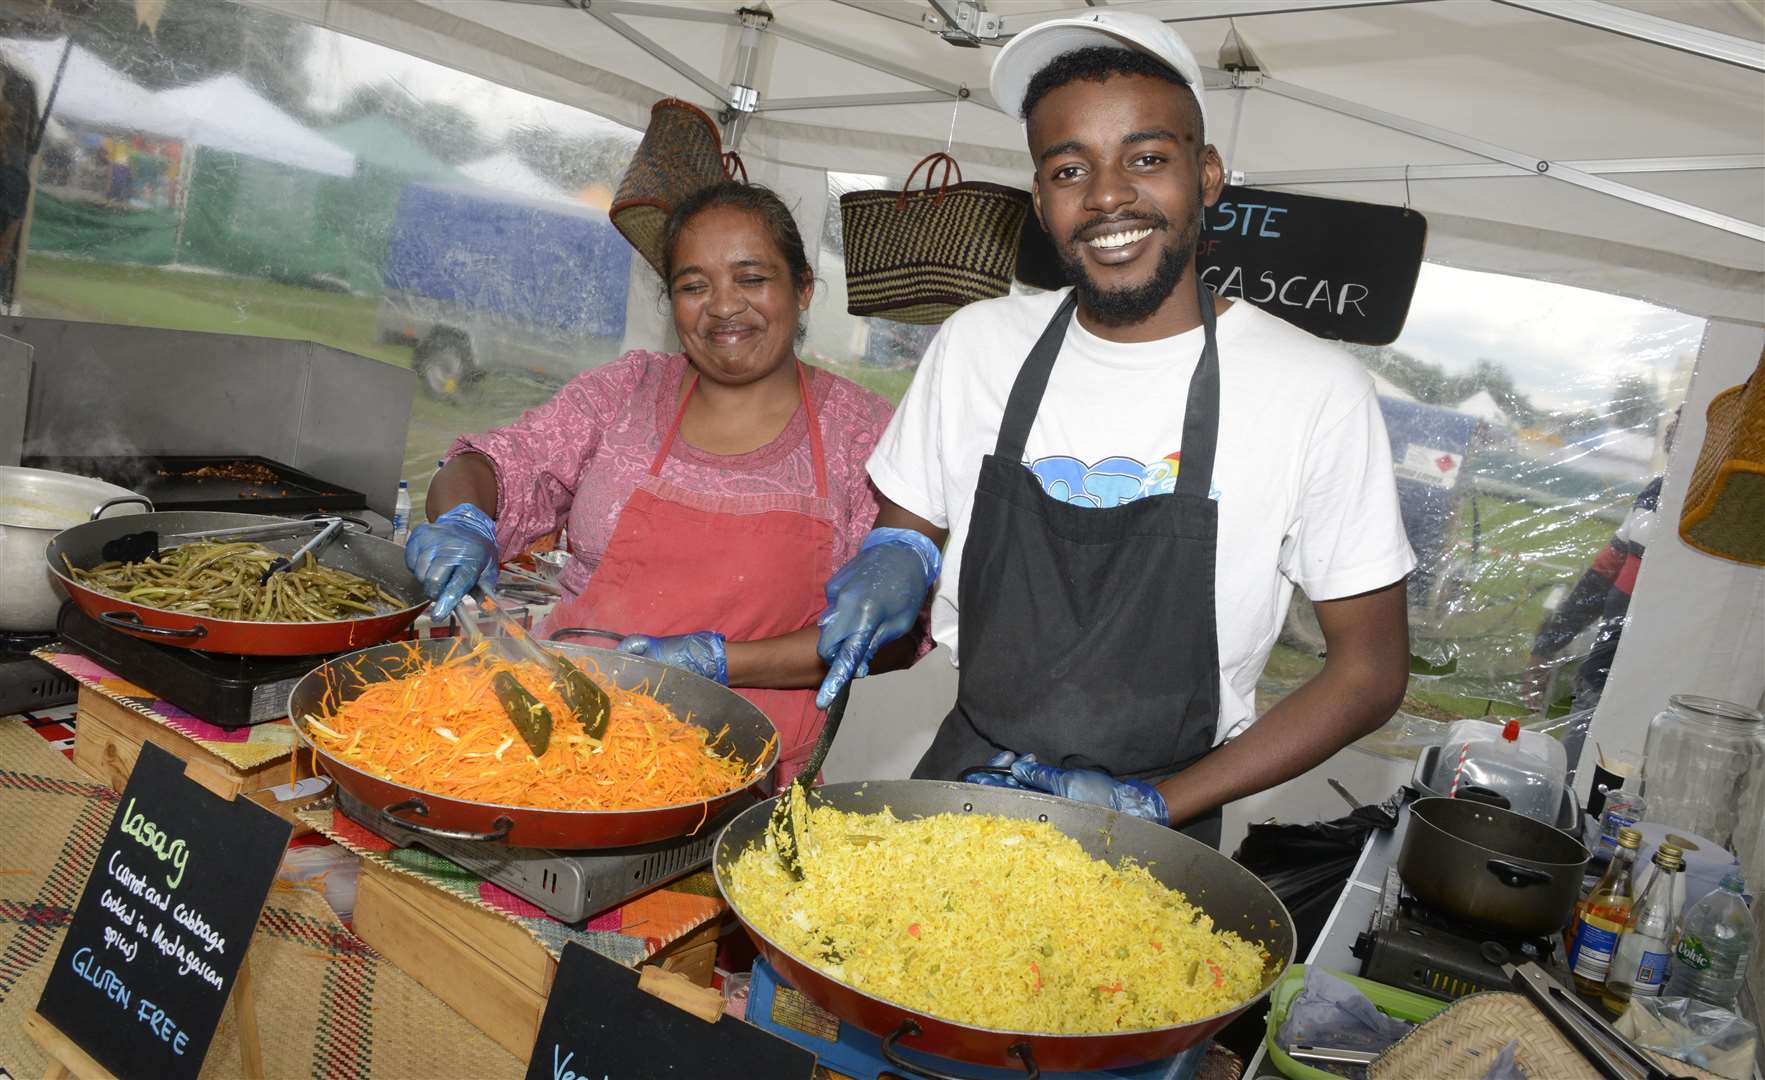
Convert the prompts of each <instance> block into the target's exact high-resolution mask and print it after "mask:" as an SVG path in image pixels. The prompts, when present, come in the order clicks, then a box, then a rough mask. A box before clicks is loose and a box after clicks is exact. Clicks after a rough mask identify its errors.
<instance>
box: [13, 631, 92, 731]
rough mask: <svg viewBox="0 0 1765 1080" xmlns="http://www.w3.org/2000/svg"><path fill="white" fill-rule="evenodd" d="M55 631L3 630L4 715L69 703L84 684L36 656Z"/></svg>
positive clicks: (49, 641) (52, 638) (77, 694)
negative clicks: (20, 632) (8, 632)
mask: <svg viewBox="0 0 1765 1080" xmlns="http://www.w3.org/2000/svg"><path fill="white" fill-rule="evenodd" d="M54 641H55V635H54V634H0V716H11V715H12V714H13V713H18V712H29V711H30V710H32V709H49V708H53V707H55V706H57V705H66V704H69V703H70V702H72V701H73V700H74V699H75V698H76V697H78V696H79V691H80V684H79V683H77V682H75V681H74V680H73V679H71V678H69V677H68V676H66V675H63V674H62V673H61V672H59V671H57V670H55V669H54V668H53V667H50V666H49V665H48V664H45V663H44V662H43V661H41V660H39V659H37V658H36V657H34V656H32V655H31V653H32V652H34V651H35V650H37V649H41V648H42V647H43V646H45V645H49V644H52V643H53V642H54Z"/></svg>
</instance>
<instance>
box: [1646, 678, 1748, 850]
mask: <svg viewBox="0 0 1765 1080" xmlns="http://www.w3.org/2000/svg"><path fill="white" fill-rule="evenodd" d="M1642 797H1643V801H1644V802H1645V803H1646V804H1647V806H1648V820H1649V821H1651V822H1656V823H1658V824H1662V825H1670V826H1672V827H1674V828H1676V829H1682V830H1685V831H1687V832H1692V833H1696V834H1698V835H1699V836H1702V837H1704V838H1706V839H1708V840H1713V841H1715V842H1716V843H1718V844H1721V845H1722V846H1723V847H1725V848H1727V849H1728V850H1729V851H1731V852H1733V853H1735V854H1736V855H1739V856H1741V857H1742V858H1743V859H1751V858H1752V857H1753V851H1754V848H1755V847H1756V846H1757V844H1758V842H1759V830H1760V827H1761V820H1762V819H1765V714H1761V713H1760V712H1759V711H1758V710H1757V709H1749V708H1747V707H1746V706H1744V705H1736V704H1734V703H1732V702H1728V701H1719V700H1717V699H1716V698H1707V697H1694V696H1692V695H1690V694H1675V695H1673V696H1672V697H1670V698H1668V699H1667V707H1666V708H1665V709H1663V710H1662V711H1661V712H1660V713H1659V714H1657V715H1656V717H1655V718H1654V719H1653V720H1651V721H1650V722H1649V734H1648V741H1647V743H1646V744H1645V745H1644V749H1643V760H1642Z"/></svg>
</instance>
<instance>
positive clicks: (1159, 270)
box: [1055, 210, 1201, 326]
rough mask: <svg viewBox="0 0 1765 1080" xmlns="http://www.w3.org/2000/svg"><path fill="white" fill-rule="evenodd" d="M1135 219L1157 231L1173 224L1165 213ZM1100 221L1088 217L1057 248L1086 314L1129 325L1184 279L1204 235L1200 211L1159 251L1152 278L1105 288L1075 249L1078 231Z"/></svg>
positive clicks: (1155, 307) (1147, 315)
mask: <svg viewBox="0 0 1765 1080" xmlns="http://www.w3.org/2000/svg"><path fill="white" fill-rule="evenodd" d="M1117 220H1120V219H1117ZM1132 220H1135V221H1140V222H1143V223H1144V224H1145V226H1146V227H1148V228H1151V229H1153V230H1154V231H1157V230H1159V229H1164V228H1169V226H1170V223H1169V221H1168V220H1167V219H1165V218H1162V217H1160V218H1134V219H1132ZM1097 224H1098V222H1095V221H1087V222H1086V223H1085V224H1083V225H1081V226H1079V227H1078V228H1077V229H1075V230H1073V237H1072V241H1071V243H1070V244H1067V245H1064V246H1060V247H1057V248H1056V249H1055V252H1056V254H1057V255H1058V256H1059V259H1060V268H1061V270H1062V271H1063V272H1064V273H1065V274H1066V279H1067V280H1068V281H1070V282H1072V284H1073V291H1075V292H1077V293H1078V294H1079V303H1080V304H1082V305H1084V308H1085V312H1086V314H1088V315H1090V316H1091V318H1093V319H1095V320H1097V321H1098V322H1100V323H1102V324H1104V325H1105V326H1128V325H1131V324H1133V323H1137V322H1142V321H1144V320H1146V319H1148V318H1151V316H1152V313H1153V312H1155V311H1157V310H1158V308H1159V305H1160V304H1163V303H1164V302H1165V299H1166V298H1167V297H1169V296H1170V295H1171V292H1172V291H1173V290H1175V289H1176V287H1177V286H1178V285H1179V284H1181V283H1182V280H1183V271H1184V269H1185V268H1187V267H1188V265H1189V260H1190V258H1191V257H1192V256H1193V255H1194V254H1195V244H1196V241H1197V240H1198V239H1199V238H1200V236H1201V213H1200V211H1199V210H1197V211H1196V212H1195V213H1194V214H1192V215H1190V217H1189V220H1188V222H1187V223H1186V224H1185V225H1184V227H1183V231H1182V234H1181V235H1179V236H1178V237H1177V241H1176V243H1174V244H1167V245H1166V246H1165V248H1164V250H1163V251H1161V252H1160V253H1159V256H1158V265H1157V266H1156V267H1155V268H1154V269H1153V272H1152V276H1151V277H1150V278H1148V279H1147V280H1146V281H1144V282H1142V283H1140V284H1139V285H1125V286H1122V287H1120V288H1115V289H1105V288H1103V287H1102V286H1100V285H1098V284H1097V283H1096V282H1095V281H1093V280H1092V278H1091V275H1090V274H1089V273H1087V272H1086V271H1085V263H1084V260H1083V259H1082V257H1081V256H1079V255H1078V254H1076V253H1075V252H1074V251H1073V248H1074V247H1075V246H1077V245H1078V244H1082V243H1084V241H1083V240H1080V239H1079V236H1078V234H1079V233H1082V232H1084V231H1085V230H1086V229H1089V228H1092V227H1094V226H1095V225H1097Z"/></svg>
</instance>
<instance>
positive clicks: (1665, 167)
mask: <svg viewBox="0 0 1765 1080" xmlns="http://www.w3.org/2000/svg"><path fill="white" fill-rule="evenodd" d="M1558 164H1559V165H1566V166H1568V167H1569V168H1572V169H1579V170H1580V171H1582V172H1585V173H1591V174H1593V175H1596V176H1597V175H1603V174H1607V173H1616V174H1620V175H1636V174H1640V173H1680V172H1727V171H1736V170H1745V169H1765V154H1724V155H1714V156H1708V157H1681V158H1590V159H1588V160H1585V161H1564V162H1560V163H1558ZM1236 175H1238V176H1242V177H1244V178H1245V179H1243V180H1241V181H1238V182H1240V183H1247V184H1252V185H1254V186H1259V187H1267V186H1270V185H1279V184H1352V183H1359V182H1361V181H1366V180H1403V179H1405V178H1408V179H1411V180H1478V179H1484V178H1488V177H1499V176H1541V174H1540V173H1539V172H1538V171H1537V170H1536V169H1526V168H1522V167H1520V166H1518V165H1503V164H1488V165H1481V164H1455V165H1375V166H1367V167H1361V168H1346V169H1334V168H1318V169H1278V170H1267V169H1265V170H1259V171H1255V172H1250V173H1238V174H1236Z"/></svg>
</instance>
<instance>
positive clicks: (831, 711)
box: [766, 682, 852, 881]
mask: <svg viewBox="0 0 1765 1080" xmlns="http://www.w3.org/2000/svg"><path fill="white" fill-rule="evenodd" d="M851 696H852V684H851V683H849V682H848V683H847V684H846V685H845V686H842V687H841V688H840V692H839V696H837V697H835V698H834V699H833V704H832V705H830V706H828V709H827V723H826V724H824V725H822V728H821V735H820V736H819V737H817V738H816V740H815V748H814V749H813V750H811V751H809V760H808V761H806V762H804V763H803V771H802V772H799V773H798V774H797V775H796V777H795V778H794V779H793V780H792V781H791V783H790V786H789V787H788V788H786V789H785V790H784V791H781V792H779V793H778V795H777V797H776V798H775V799H774V800H773V803H772V817H771V818H770V819H769V820H768V821H767V823H766V833H767V835H768V836H770V837H772V847H773V850H775V851H776V852H778V861H779V864H780V865H782V866H783V867H784V868H785V871H786V872H787V873H789V874H790V875H791V877H793V878H795V879H797V880H798V881H801V880H803V860H802V851H803V827H804V826H805V825H806V824H807V823H808V817H809V785H811V784H813V783H815V776H816V774H817V773H819V772H821V763H822V762H824V761H826V760H827V748H828V747H830V746H832V745H833V737H834V733H835V732H837V731H838V730H839V729H840V721H841V720H842V719H844V718H845V715H846V699H847V698H849V697H851Z"/></svg>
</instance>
